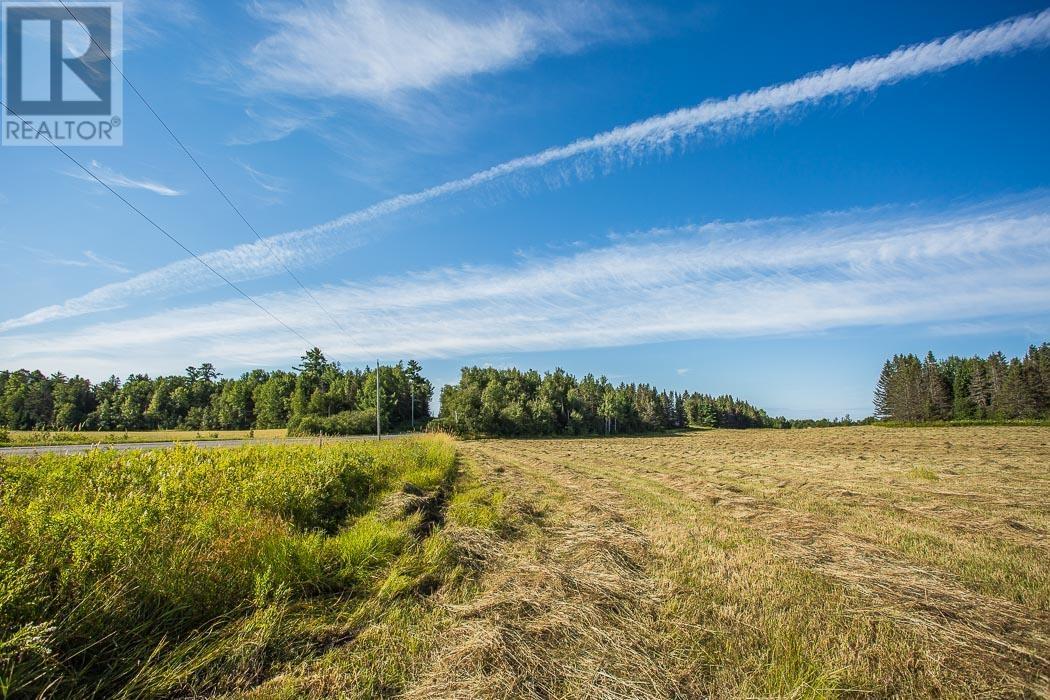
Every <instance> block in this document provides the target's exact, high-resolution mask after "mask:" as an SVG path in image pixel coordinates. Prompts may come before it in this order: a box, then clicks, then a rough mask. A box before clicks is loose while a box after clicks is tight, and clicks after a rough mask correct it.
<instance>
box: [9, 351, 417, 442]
mask: <svg viewBox="0 0 1050 700" xmlns="http://www.w3.org/2000/svg"><path fill="white" fill-rule="evenodd" d="M379 392H380V406H381V420H382V423H383V425H384V426H385V427H386V429H390V428H393V427H401V426H408V425H409V424H411V422H412V418H413V415H414V417H415V420H416V421H417V422H419V423H422V422H424V421H425V420H427V419H428V418H429V416H430V399H431V396H432V395H433V386H432V385H431V383H430V382H429V381H428V380H427V379H426V378H424V377H423V375H422V367H421V366H420V365H419V363H418V362H416V361H414V360H412V361H409V362H408V363H407V364H406V363H402V362H399V363H398V364H396V365H391V366H383V367H381V368H380V369H379ZM413 404H414V410H413ZM375 405H376V370H375V369H373V368H367V367H366V368H365V369H363V370H362V369H348V370H344V369H342V368H341V367H340V365H339V364H338V363H336V362H331V361H329V360H328V359H327V358H326V357H325V356H324V353H322V352H321V350H319V349H318V348H313V349H311V350H309V351H308V352H307V353H306V354H305V355H303V357H302V362H301V364H300V366H298V367H296V368H295V371H292V372H287V371H283V370H277V371H272V372H268V371H265V370H261V369H257V370H253V371H251V372H246V373H245V374H242V375H241V376H240V377H239V378H237V379H226V378H223V377H222V375H221V374H220V373H219V372H217V371H216V370H215V367H214V365H212V364H210V363H204V364H202V365H200V366H199V367H188V368H187V369H186V372H185V374H183V375H177V376H161V377H154V378H151V377H149V376H148V375H146V374H132V375H130V376H129V377H127V379H124V380H121V379H119V378H117V377H115V376H113V377H110V378H109V379H107V380H105V381H101V382H98V383H92V382H91V381H89V380H88V379H85V378H83V377H80V376H74V377H67V376H66V375H64V374H62V373H60V372H59V373H55V374H51V375H44V374H43V373H42V372H39V371H29V370H24V369H22V370H17V371H13V372H12V371H3V372H0V427H6V428H9V429H13V430H165V429H166V430H173V429H181V430H248V429H265V428H285V427H287V428H289V430H291V431H292V432H293V433H301V434H317V433H325V434H352V433H368V432H372V431H374V430H375V425H376V412H375Z"/></svg>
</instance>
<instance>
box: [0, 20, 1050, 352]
mask: <svg viewBox="0 0 1050 700" xmlns="http://www.w3.org/2000/svg"><path fill="white" fill-rule="evenodd" d="M1048 42H1050V10H1044V11H1042V12H1040V13H1038V14H1035V15H1025V16H1020V17H1014V18H1011V19H1008V20H1004V21H1002V22H999V23H997V24H993V25H990V26H988V27H985V28H984V29H980V30H977V31H966V32H959V33H957V34H953V35H951V36H949V37H946V38H942V39H937V40H934V41H929V42H926V43H922V44H915V45H912V46H906V47H902V48H899V49H897V50H896V51H893V52H891V53H889V54H886V55H883V56H876V57H873V58H867V59H863V60H860V61H857V62H855V63H852V64H850V65H847V66H834V67H831V68H827V69H825V70H822V71H819V72H816V73H811V74H809V75H806V76H804V77H802V78H798V79H797V80H793V81H790V82H787V83H781V84H779V85H772V86H768V87H764V88H761V89H758V90H754V91H752V92H744V93H740V94H738V95H734V96H732V97H728V98H724V99H713V100H707V101H705V102H702V103H700V104H698V105H696V106H693V107H689V108H685V109H679V110H676V111H674V112H670V113H667V114H663V115H659V116H655V117H651V118H649V119H645V120H643V121H639V122H635V123H633V124H629V125H626V126H621V127H617V128H615V129H612V130H610V131H606V132H603V133H600V134H597V135H595V136H591V137H589V138H585V139H580V140H578V141H575V142H573V143H570V144H568V145H564V146H558V147H555V148H549V149H547V150H545V151H541V152H539V153H534V154H532V155H528V156H524V157H521V158H515V159H514V160H509V161H506V162H504V163H501V164H499V165H496V166H493V167H491V168H488V169H487V170H482V171H479V172H476V173H474V174H473V175H470V176H469V177H465V178H461V179H458V180H451V181H449V182H445V183H443V184H441V185H437V186H435V187H431V188H428V189H425V190H422V191H419V192H415V193H411V194H402V195H398V196H396V197H392V198H390V199H386V200H383V201H381V202H378V203H376V204H373V205H372V206H369V207H367V208H364V209H360V210H358V211H355V212H351V213H349V214H346V215H345V216H341V217H339V218H337V219H334V220H332V221H329V222H327V223H323V224H319V225H317V226H313V227H311V228H307V229H302V230H299V231H292V232H289V233H283V234H278V235H275V236H272V237H270V238H268V239H267V240H268V242H269V246H270V248H272V250H273V251H275V252H276V253H277V254H276V255H275V254H274V253H272V252H271V250H270V249H268V248H267V246H265V245H264V244H262V243H254V244H244V245H240V246H236V247H234V248H229V249H226V250H219V251H214V252H212V253H208V254H206V255H203V256H201V257H203V258H204V259H205V260H207V262H208V263H209V264H210V265H212V266H214V267H215V268H216V269H218V270H219V271H221V272H222V273H223V274H224V275H226V276H228V277H230V278H231V279H234V280H235V281H243V280H247V279H256V278H260V277H265V276H268V275H271V274H274V273H277V272H279V271H281V269H282V267H281V262H283V263H284V264H285V265H306V264H309V263H310V262H313V261H316V260H318V259H320V258H323V257H330V256H331V255H335V254H338V253H341V252H345V251H346V250H348V249H349V248H351V247H353V246H355V245H357V243H358V241H357V240H355V239H351V238H348V237H347V236H345V235H343V236H340V237H338V238H337V239H336V240H335V241H334V243H335V244H334V245H333V240H331V234H334V233H336V232H339V231H343V230H345V229H347V228H352V227H354V226H359V225H361V224H365V223H368V222H371V221H375V220H377V219H381V218H383V217H386V216H389V215H391V214H394V213H396V212H399V211H402V210H405V209H408V208H411V207H416V206H420V205H422V204H425V203H427V202H430V201H433V200H436V199H440V198H443V197H447V196H449V195H453V194H457V193H461V192H465V191H468V190H471V189H474V188H477V187H479V186H481V185H484V184H486V183H490V182H493V181H496V180H499V179H501V178H504V177H507V176H510V175H515V174H519V173H526V172H529V171H535V170H539V169H541V168H544V167H546V166H550V165H553V164H556V163H560V162H564V161H568V160H570V159H574V158H581V157H586V156H602V157H606V158H615V157H617V156H620V157H623V156H638V155H645V154H647V153H650V152H652V151H654V150H655V149H659V148H666V147H668V146H673V145H676V144H681V143H684V142H686V141H688V140H690V139H692V140H697V139H701V138H703V137H704V136H705V135H708V134H712V133H724V132H726V131H729V130H732V129H736V128H739V127H742V126H748V125H753V124H755V123H757V122H762V121H770V120H776V119H780V118H783V117H784V116H786V115H788V114H790V113H792V112H796V111H798V110H801V109H804V108H806V107H812V106H815V105H818V104H820V103H821V102H824V101H826V100H829V99H831V98H835V97H844V96H850V95H855V94H858V93H863V92H870V91H873V90H876V89H877V88H880V87H882V86H885V85H891V84H894V83H897V82H900V81H902V80H906V79H909V78H914V77H917V76H920V75H928V74H931V73H938V72H942V71H945V70H948V69H949V68H953V67H955V66H959V65H962V64H964V63H972V62H974V61H979V60H981V59H983V58H987V57H990V56H998V55H1003V54H1008V53H1012V52H1015V51H1021V50H1025V49H1033V48H1039V47H1042V46H1045V45H1046V44H1047V43H1048ZM278 257H279V259H278ZM202 269H203V268H199V266H198V265H197V263H196V262H195V261H193V260H180V261H178V262H175V263H172V264H169V265H166V266H164V267H160V268H157V269H155V270H151V271H149V272H146V273H143V274H141V275H137V276H135V277H133V278H131V279H129V280H127V281H125V282H120V283H117V284H111V285H106V286H104V287H100V288H98V289H95V290H93V291H91V292H89V293H88V294H85V295H83V296H80V297H76V298H74V299H70V300H68V301H66V302H64V303H62V304H58V305H55V306H48V307H45V308H41V309H38V310H36V311H33V312H31V313H29V314H26V315H25V316H22V317H19V318H15V319H11V320H8V321H4V322H3V323H0V332H3V331H8V330H11V329H14V328H20V327H23V326H29V325H34V324H37V323H43V322H46V321H51V320H57V319H62V318H70V317H73V316H79V315H83V314H87V313H91V312H94V311H101V310H104V309H113V308H120V307H122V306H125V305H126V304H127V303H128V301H129V300H130V299H133V298H134V297H136V296H141V295H146V294H148V295H153V296H156V295H161V296H171V295H173V294H177V293H180V292H184V291H196V290H199V289H201V288H202V287H205V286H210V285H211V284H212V281H211V280H210V279H209V277H207V276H206V274H203V273H202V272H201V270H202ZM205 272H206V271H205Z"/></svg>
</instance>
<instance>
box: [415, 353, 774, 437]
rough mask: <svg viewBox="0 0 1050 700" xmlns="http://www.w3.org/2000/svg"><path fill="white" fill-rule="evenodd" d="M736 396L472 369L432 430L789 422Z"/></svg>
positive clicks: (634, 429)
mask: <svg viewBox="0 0 1050 700" xmlns="http://www.w3.org/2000/svg"><path fill="white" fill-rule="evenodd" d="M788 424H789V422H788V421H785V420H784V419H782V418H770V417H769V416H768V415H767V414H766V412H765V411H763V410H762V409H759V408H756V407H755V406H752V405H751V404H749V403H747V402H746V401H741V400H739V399H736V398H734V397H732V396H717V397H715V396H709V395H707V394H694V393H690V392H688V391H686V392H672V391H661V390H659V389H657V388H655V387H653V386H650V385H648V384H620V385H619V386H616V385H613V384H612V383H611V382H609V380H608V379H606V378H605V377H599V378H596V377H595V376H594V375H593V374H588V375H587V376H585V377H583V378H582V379H577V378H576V377H574V376H573V375H571V374H568V373H567V372H565V371H564V370H561V369H558V370H555V371H553V372H547V373H544V374H542V375H541V374H540V373H539V372H537V371H535V370H529V371H522V370H518V369H494V368H480V367H466V368H464V369H463V370H462V371H461V374H460V380H459V383H458V384H455V385H448V386H445V387H444V388H443V389H442V391H441V415H440V417H439V419H438V420H437V421H436V422H434V423H433V427H435V428H441V429H445V430H449V431H452V432H455V433H458V434H462V435H491V436H545V435H598V434H625V433H643V432H654V431H661V430H667V429H674V428H685V427H689V426H697V427H712V428H715V427H718V428H761V427H769V428H771V427H787V426H788Z"/></svg>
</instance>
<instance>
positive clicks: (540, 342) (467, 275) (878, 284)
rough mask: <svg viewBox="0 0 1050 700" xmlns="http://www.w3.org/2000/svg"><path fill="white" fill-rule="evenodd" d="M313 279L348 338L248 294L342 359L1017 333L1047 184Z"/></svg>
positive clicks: (24, 358) (57, 356)
mask: <svg viewBox="0 0 1050 700" xmlns="http://www.w3.org/2000/svg"><path fill="white" fill-rule="evenodd" d="M312 291H313V294H314V295H316V296H317V297H318V298H319V299H320V300H321V301H322V303H323V304H324V305H325V306H326V307H327V308H329V309H331V310H332V311H333V312H334V313H335V314H336V315H337V316H339V317H340V318H341V320H342V322H343V324H344V325H345V326H346V327H347V328H349V329H350V330H351V332H352V334H353V341H352V344H351V341H350V340H349V339H348V338H346V337H345V336H342V335H340V334H337V333H334V332H333V330H332V327H331V323H330V322H329V321H328V319H327V318H326V317H325V316H324V315H323V314H321V313H320V312H319V311H317V310H316V307H314V306H313V305H312V304H311V303H309V300H308V299H307V298H305V295H304V294H303V293H301V292H300V293H278V294H270V295H267V296H264V297H262V301H263V303H264V304H265V305H266V306H267V307H268V308H271V309H273V310H274V312H275V313H276V314H277V315H278V316H281V317H282V318H287V319H294V324H295V326H296V328H297V329H298V330H300V331H302V332H304V333H305V334H307V335H308V337H310V338H311V339H313V340H315V341H316V342H320V343H322V344H323V347H324V348H325V349H326V351H327V352H329V353H330V354H331V355H333V356H336V357H339V358H340V359H347V360H366V359H370V358H372V357H375V356H377V355H379V356H383V357H406V356H417V357H462V356H468V355H477V354H498V353H506V352H513V351H538V350H555V349H563V348H581V347H603V346H616V345H627V344H638V343H647V342H654V341H664V340H675V339H691V338H706V337H748V336H766V335H777V334H790V333H799V332H817V331H824V330H829V329H835V328H843V327H853V326H872V325H899V324H915V323H938V324H947V323H962V322H967V321H972V320H980V319H987V318H990V317H995V318H997V319H998V322H999V323H1002V324H1008V323H1011V322H1012V323H1014V324H1015V325H1017V327H1018V328H1022V329H1023V328H1024V327H1026V325H1027V324H1028V323H1029V319H1030V318H1032V317H1035V316H1039V315H1046V313H1047V312H1048V311H1050V196H1047V195H1046V194H1045V193H1037V194H1035V195H1032V196H1030V197H1028V198H1025V199H1024V200H1022V201H1014V202H1008V203H1004V202H995V203H991V204H986V205H981V206H977V207H970V208H965V209H964V208H956V209H954V210H950V211H941V212H933V213H925V214H921V215H920V214H916V213H914V210H911V213H907V212H906V213H903V214H902V213H901V212H899V211H893V210H885V209H884V210H876V211H874V212H871V211H868V212H848V213H838V214H823V215H818V216H813V217H806V218H801V219H786V220H785V219H775V220H767V221H745V222H738V223H712V224H707V225H704V226H691V227H685V228H681V229H677V230H675V231H673V232H666V231H665V232H663V235H660V236H657V237H653V238H651V239H649V240H647V241H646V240H635V241H631V242H628V243H619V244H613V245H609V246H606V247H603V248H597V249H593V250H588V251H583V252H578V253H575V254H572V255H566V256H563V257H553V258H542V259H529V260H525V261H522V262H520V263H519V264H517V265H513V266H504V267H498V266H493V267H483V268H478V267H461V268H452V269H435V270H430V271H427V272H424V273H419V274H416V275H412V276H408V277H404V278H398V279H393V278H391V279H377V280H371V281H369V282H368V283H367V284H344V285H340V286H326V287H321V288H318V289H314V290H312ZM1011 319H1015V320H1014V321H1011ZM0 344H2V346H3V354H4V356H6V357H9V358H11V360H12V361H14V362H15V363H17V364H32V365H34V366H36V365H41V366H46V367H47V368H51V367H58V366H62V367H65V368H67V371H68V370H69V368H72V369H73V370H77V371H87V370H88V369H90V368H87V367H85V366H81V365H78V363H80V362H100V363H104V362H108V361H110V359H107V358H119V357H123V356H126V355H127V354H128V353H133V354H134V355H135V356H136V357H140V358H142V361H143V362H145V363H146V365H147V366H148V367H150V368H151V369H154V370H156V369H166V368H167V367H169V366H177V363H179V362H183V363H184V360H185V357H186V356H192V357H208V358H213V359H220V360H222V361H224V362H229V363H248V362H255V363H263V364H279V363H282V362H287V361H288V360H290V359H293V358H295V357H297V356H298V355H299V354H300V353H301V351H302V348H300V347H299V345H301V342H300V341H299V340H298V339H297V338H295V337H294V336H292V335H291V334H289V333H288V332H287V331H284V330H283V329H282V328H280V327H279V326H277V325H276V324H275V323H274V321H273V320H272V319H270V318H268V317H267V316H265V315H263V314H261V313H260V312H258V310H257V309H255V308H254V307H251V306H250V305H248V304H247V302H244V303H242V302H240V301H228V302H221V303H215V304H210V305H205V306H192V307H184V308H179V309H169V310H166V311H164V312H163V313H158V314H156V315H150V316H146V317H143V318H137V319H132V320H128V321H123V322H119V323H105V324H96V325H92V326H88V327H86V328H83V329H80V330H75V331H54V332H45V333H36V334H20V335H9V336H5V337H4V338H2V339H0Z"/></svg>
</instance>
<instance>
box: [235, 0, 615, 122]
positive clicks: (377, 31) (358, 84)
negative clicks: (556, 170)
mask: <svg viewBox="0 0 1050 700" xmlns="http://www.w3.org/2000/svg"><path fill="white" fill-rule="evenodd" d="M255 7H256V9H257V14H258V15H259V16H260V17H262V18H264V19H267V20H269V21H271V22H272V23H273V24H274V25H275V31H274V32H273V34H271V35H270V36H268V37H267V38H265V39H264V40H262V41H261V42H259V43H258V44H257V45H256V46H255V47H254V50H253V51H252V53H251V55H250V56H249V57H248V59H247V60H246V64H247V66H248V67H249V68H250V69H251V72H252V77H251V79H250V84H251V86H252V88H254V89H255V90H258V91H263V92H278V93H285V94H293V95H297V96H306V97H353V98H360V99H365V100H369V101H372V102H383V101H386V100H388V99H390V98H391V97H392V96H395V95H397V94H399V93H403V92H405V91H411V90H428V89H432V88H436V87H438V86H440V85H443V84H445V83H447V82H448V81H451V80H456V79H462V78H466V77H469V76H473V75H478V74H483V73H491V72H494V71H499V70H503V69H506V68H508V67H511V66H515V65H519V64H522V63H525V62H528V61H530V60H532V59H534V58H535V57H537V56H540V55H543V54H563V53H570V52H574V51H577V50H579V49H580V48H582V47H584V46H586V45H589V44H592V43H594V42H596V41H602V40H606V39H609V38H611V37H617V36H624V35H625V34H627V33H628V30H627V29H625V27H627V26H628V23H627V22H624V21H623V20H624V19H625V18H626V17H627V15H626V12H624V11H623V10H618V9H617V8H616V7H615V6H614V5H613V4H611V3H603V4H598V3H595V2H589V1H587V2H585V1H583V0H575V1H570V2H550V1H542V2H534V3H530V4H529V5H528V6H516V5H513V4H509V3H507V2H495V3H467V5H466V6H464V5H463V3H460V4H459V6H458V7H457V6H456V5H455V4H453V3H444V4H438V5H427V4H423V3H420V2H412V1H411V0H329V1H315V2H306V3H303V4H295V5H292V6H290V7H289V6H288V5H276V4H274V3H270V2H260V3H257V4H256V5H255Z"/></svg>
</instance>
